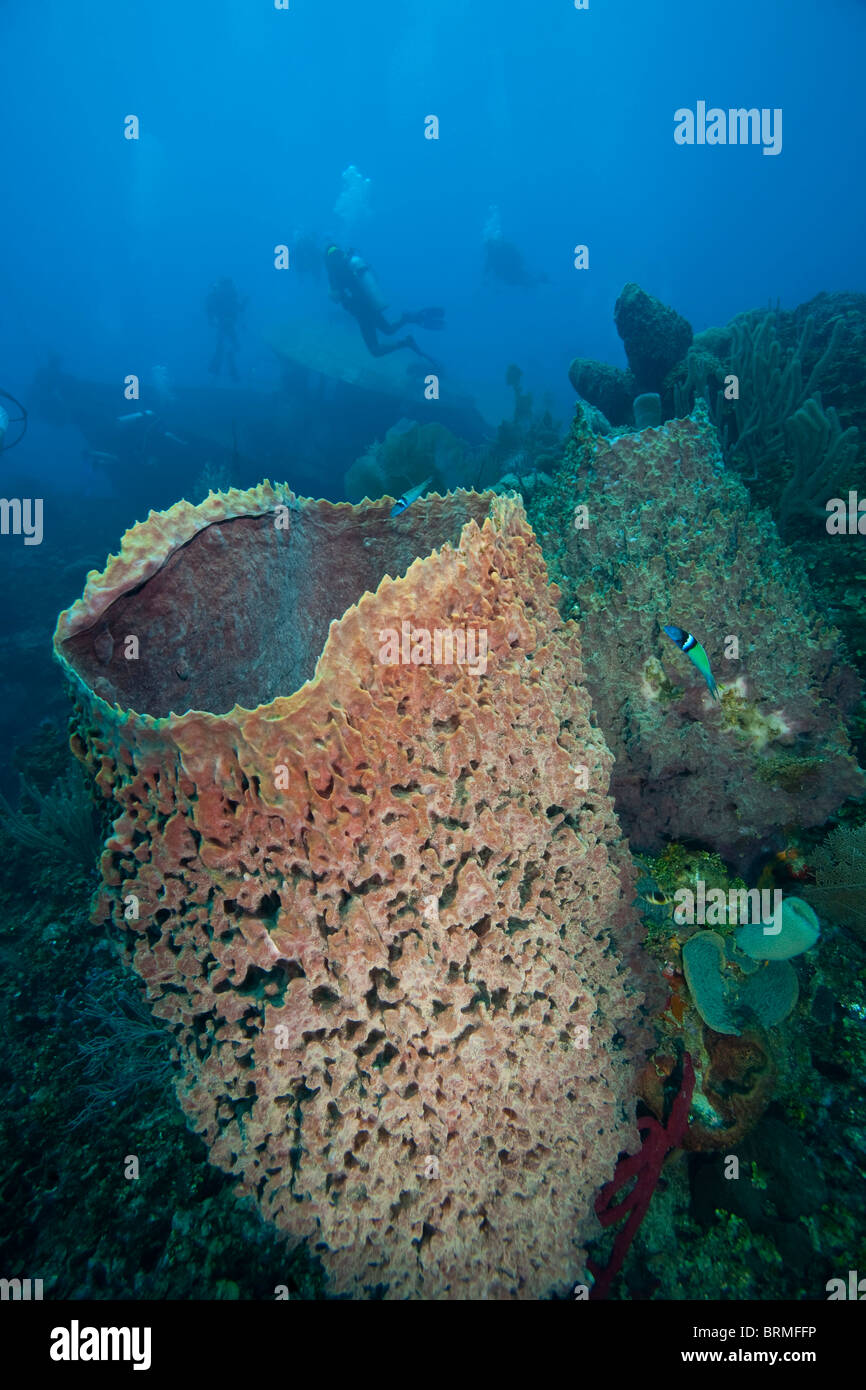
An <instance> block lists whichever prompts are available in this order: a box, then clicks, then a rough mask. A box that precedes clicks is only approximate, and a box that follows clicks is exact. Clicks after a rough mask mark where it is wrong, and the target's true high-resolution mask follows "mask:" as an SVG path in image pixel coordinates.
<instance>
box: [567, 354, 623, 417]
mask: <svg viewBox="0 0 866 1390" xmlns="http://www.w3.org/2000/svg"><path fill="white" fill-rule="evenodd" d="M568 379H569V381H570V382H571V384H572V386H573V387H574V389H575V391H576V392H577V394H578V395H579V396H582V397H583V399H584V400H585V401H589V403H590V405H594V406H597V407H598V409H599V410H600V411H602V413H603V414H604V415H605V416H606V418H607V419H608V420H609V421H610V423H611V424H612V425H627V424H630V422H631V418H632V415H631V409H632V405H631V403H632V400H633V399H634V393H635V385H634V377H633V376H632V374H631V372H626V371H623V369H622V367H612V366H610V364H609V363H607V362H596V361H595V360H594V359H593V358H591V357H575V358H574V359H573V360H572V362H571V365H570V366H569V369H568Z"/></svg>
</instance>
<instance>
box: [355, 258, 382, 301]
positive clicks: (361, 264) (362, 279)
mask: <svg viewBox="0 0 866 1390" xmlns="http://www.w3.org/2000/svg"><path fill="white" fill-rule="evenodd" d="M349 264H350V266H351V267H352V269H353V270H354V272H355V275H356V276H357V279H358V282H359V283H360V284H361V285H362V287H363V289H364V293H365V294H366V295H367V297H368V298H369V300H370V302H371V303H372V304H375V306H376V308H377V309H378V310H379V312H380V313H381V311H382V310H383V309H386V308H387V307H388V306H387V304H386V303H385V300H384V298H383V295H382V291H381V290H380V289H379V282H378V280H377V279H376V277H375V275H374V274H373V272H372V270H371V269H370V267H369V266H368V265H367V262H366V261H363V260H362V259H361V257H360V256H353V257H352V259H351V260H350V261H349Z"/></svg>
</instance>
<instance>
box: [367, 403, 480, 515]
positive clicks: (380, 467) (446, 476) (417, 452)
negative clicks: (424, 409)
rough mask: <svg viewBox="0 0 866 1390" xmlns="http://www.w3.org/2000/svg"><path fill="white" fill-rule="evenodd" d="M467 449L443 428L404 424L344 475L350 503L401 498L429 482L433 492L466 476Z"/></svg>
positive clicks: (399, 424)
mask: <svg viewBox="0 0 866 1390" xmlns="http://www.w3.org/2000/svg"><path fill="white" fill-rule="evenodd" d="M465 460H466V446H465V445H464V444H463V443H462V442H461V441H460V440H459V439H458V438H457V437H456V435H453V434H452V433H451V431H450V430H448V429H446V428H445V426H444V425H439V424H430V425H417V424H413V423H412V421H410V420H403V421H400V422H398V423H397V424H396V425H393V426H392V427H391V429H389V430H388V432H387V434H386V435H385V437H384V439H383V440H382V441H381V442H379V441H377V442H376V443H375V444H373V445H372V446H371V447H370V448H369V449H368V450H367V452H366V453H365V454H363V455H362V456H361V458H359V459H356V460H355V462H354V463H353V464H352V466H351V467H350V468H347V470H346V472H345V474H344V475H343V490H344V491H345V493H346V497H347V498H348V500H349V501H350V502H361V501H363V499H364V498H365V497H370V498H373V497H386V496H390V497H400V496H402V494H403V493H404V492H406V491H407V490H408V489H409V488H412V487H416V486H417V484H418V483H420V482H422V481H423V479H424V478H430V479H431V480H432V481H431V486H432V488H433V489H434V490H439V489H442V488H443V487H444V486H445V484H446V480H447V481H448V482H453V481H454V479H455V477H463V476H465V474H466V472H467V466H466V462H465Z"/></svg>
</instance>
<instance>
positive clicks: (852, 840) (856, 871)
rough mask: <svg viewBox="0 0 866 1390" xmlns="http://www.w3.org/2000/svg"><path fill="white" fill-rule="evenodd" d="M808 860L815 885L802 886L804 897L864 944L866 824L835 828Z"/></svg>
mask: <svg viewBox="0 0 866 1390" xmlns="http://www.w3.org/2000/svg"><path fill="white" fill-rule="evenodd" d="M811 860H812V867H813V868H814V870H815V882H814V884H806V885H804V887H803V894H804V896H805V897H806V898H807V899H808V900H809V901H810V902H811V903H812V904H813V905H814V906H815V907H816V908H817V909H818V911H819V912H820V913H822V914H823V915H824V916H825V917H829V918H832V920H833V921H835V922H841V923H842V924H843V926H846V927H850V928H851V930H852V931H855V932H857V933H859V935H860V936H862V937H863V938H864V940H866V824H864V825H856V826H855V825H839V826H837V827H836V829H835V830H832V831H831V832H830V834H829V835H828V836H827V838H826V840H825V841H824V843H823V845H821V846H820V847H819V848H818V849H816V850H814V851H813V853H812V855H811Z"/></svg>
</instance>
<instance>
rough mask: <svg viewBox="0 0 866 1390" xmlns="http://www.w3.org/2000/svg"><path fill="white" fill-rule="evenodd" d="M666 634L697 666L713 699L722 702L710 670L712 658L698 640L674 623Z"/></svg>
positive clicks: (666, 629) (666, 630)
mask: <svg viewBox="0 0 866 1390" xmlns="http://www.w3.org/2000/svg"><path fill="white" fill-rule="evenodd" d="M665 632H666V633H667V635H668V637H669V638H670V639H671V641H672V642H675V643H676V645H677V646H678V647H679V649H680V651H681V652H685V653H686V656H687V657H688V658H689V660H690V661H691V662H693V664H694V665H695V666H697V668H698V670H699V671H700V673H701V675H702V676H703V678H704V680H705V681H706V683H707V685H708V687H709V691H710V694H711V695H712V697H713V699H714V700H720V699H721V698H722V697H721V695H720V694H719V687H718V686H717V685H716V682H715V681H714V680H713V673H712V671H711V670H710V658H709V657H708V656H707V654H706V652H705V651H704V649H703V647H702V646H701V644H700V642H699V641H698V639H697V638H696V637H693V636H692V634H691V633H690V632H685V631H684V630H683V628H681V627H675V626H674V624H673V623H671V624H669V625H668V626H667V627H666V628H665Z"/></svg>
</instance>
